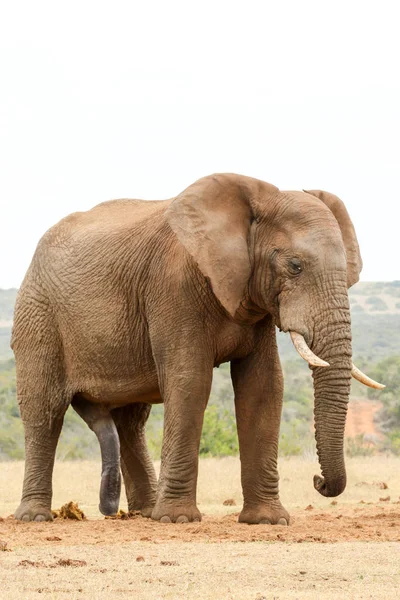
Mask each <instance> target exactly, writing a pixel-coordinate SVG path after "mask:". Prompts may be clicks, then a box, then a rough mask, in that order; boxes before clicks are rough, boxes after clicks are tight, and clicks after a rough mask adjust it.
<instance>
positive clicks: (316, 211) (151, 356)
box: [12, 174, 361, 524]
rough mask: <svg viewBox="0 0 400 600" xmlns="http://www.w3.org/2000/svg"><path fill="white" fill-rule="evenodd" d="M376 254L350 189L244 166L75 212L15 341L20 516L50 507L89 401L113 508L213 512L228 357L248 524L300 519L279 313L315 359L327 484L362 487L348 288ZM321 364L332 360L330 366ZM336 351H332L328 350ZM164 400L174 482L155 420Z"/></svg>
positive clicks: (59, 232)
mask: <svg viewBox="0 0 400 600" xmlns="http://www.w3.org/2000/svg"><path fill="white" fill-rule="evenodd" d="M360 270H361V258H360V254H359V250H358V244H357V239H356V236H355V232H354V228H353V226H352V223H351V221H350V218H349V216H348V214H347V211H346V209H345V207H344V205H343V203H342V202H341V201H340V200H339V199H338V198H336V197H335V196H332V195H331V194H328V193H326V192H319V191H312V192H282V191H280V190H278V188H276V187H274V186H272V185H269V184H267V183H264V182H262V181H259V180H256V179H251V178H248V177H244V176H239V175H234V174H217V175H212V176H209V177H205V178H203V179H200V180H199V181H197V182H195V183H194V184H193V185H191V186H190V187H189V188H187V189H186V190H184V191H183V192H182V193H181V194H180V195H179V196H177V197H176V198H174V199H172V200H166V201H140V200H126V199H123V200H114V201H110V202H105V203H102V204H99V205H98V206H96V207H95V208H93V209H92V210H89V211H88V212H83V213H74V214H72V215H70V216H68V217H66V218H65V219H63V220H62V221H60V222H59V223H58V224H57V225H55V226H54V227H52V228H51V229H50V230H49V231H48V232H47V233H46V234H45V235H44V236H43V238H42V239H41V241H40V243H39V245H38V247H37V249H36V252H35V255H34V258H33V260H32V263H31V265H30V267H29V270H28V272H27V274H26V277H25V279H24V282H23V284H22V286H21V289H20V291H19V294H18V299H17V304H16V309H15V320H14V329H13V340H12V346H13V349H14V352H15V357H16V365H17V393H18V399H19V404H20V410H21V416H22V419H23V422H24V427H25V439H26V464H25V479H24V487H23V494H22V501H21V504H20V506H19V508H18V509H17V511H16V514H15V516H16V518H18V519H22V520H44V519H51V511H50V508H51V497H52V470H53V463H54V455H55V449H56V445H57V440H58V437H59V434H60V430H61V427H62V422H63V417H64V414H65V411H66V409H67V408H68V406H69V405H70V404H71V403H72V405H73V406H74V408H75V409H76V410H77V412H78V413H79V414H80V415H81V416H82V418H84V419H85V421H86V422H87V423H88V425H89V426H90V427H91V428H92V429H93V431H95V433H96V435H97V436H98V438H99V442H100V446H101V450H102V461H103V470H102V487H101V493H100V510H102V512H104V513H105V514H113V513H114V512H116V510H117V508H118V501H119V489H120V475H119V473H120V467H121V469H122V474H123V477H124V481H125V487H126V492H127V497H128V504H129V508H130V509H131V510H141V511H142V513H143V514H144V515H146V516H151V517H152V518H153V519H157V520H161V521H163V522H169V521H173V522H175V521H177V522H186V521H193V520H200V519H201V515H200V513H199V510H198V508H197V506H196V481H197V469H198V450H199V442H200V434H201V428H202V423H203V414H204V410H205V408H206V405H207V401H208V397H209V393H210V387H211V380H212V370H213V367H214V366H215V365H219V364H220V363H222V362H226V361H230V363H231V374H232V381H233V386H234V391H235V408H236V417H237V427H238V435H239V444H240V459H241V468H242V487H243V496H244V506H243V510H242V512H241V513H240V516H239V520H240V521H242V522H246V523H281V524H282V523H288V522H289V515H288V513H287V512H286V510H285V509H284V508H283V506H282V505H281V503H280V500H279V490H278V480H279V477H278V471H277V453H278V434H279V423H280V415H281V407H282V394H283V381H282V373H281V367H280V363H279V357H278V352H277V346H276V340H275V325H277V326H278V327H279V328H280V329H282V330H283V331H285V332H297V333H298V334H301V336H303V338H304V343H305V344H307V346H308V347H309V348H310V350H312V353H315V354H316V355H317V356H318V357H319V359H321V360H323V361H326V362H327V363H329V367H323V366H314V367H312V370H313V377H314V387H315V425H316V438H317V448H318V455H319V460H320V464H321V469H322V476H323V477H322V478H321V477H319V476H318V477H316V479H315V486H316V489H318V491H319V492H320V493H321V494H324V495H325V496H335V495H338V494H340V493H341V492H342V491H343V490H344V488H345V485H346V471H345V465H344V458H343V433H344V425H345V417H346V410H347V403H348V398H349V389H350V379H351V368H352V361H351V331H350V311H349V301H348V294H347V288H348V286H350V285H352V284H353V283H355V282H356V281H357V280H358V276H359V272H360ZM317 364H320V363H317ZM321 364H323V363H321ZM159 402H164V404H165V420H164V440H163V447H162V460H161V472H160V477H159V481H158V483H157V481H156V477H155V473H154V469H153V465H152V462H151V460H150V457H149V454H148V451H147V446H146V441H145V435H144V427H145V423H146V420H147V417H148V415H149V412H150V408H151V404H153V403H159Z"/></svg>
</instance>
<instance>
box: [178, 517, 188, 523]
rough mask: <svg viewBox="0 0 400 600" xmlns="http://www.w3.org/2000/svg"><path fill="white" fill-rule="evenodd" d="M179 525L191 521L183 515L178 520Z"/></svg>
mask: <svg viewBox="0 0 400 600" xmlns="http://www.w3.org/2000/svg"><path fill="white" fill-rule="evenodd" d="M176 522H177V523H189V519H188V518H187V517H185V515H181V516H180V517H178V518H177V520H176Z"/></svg>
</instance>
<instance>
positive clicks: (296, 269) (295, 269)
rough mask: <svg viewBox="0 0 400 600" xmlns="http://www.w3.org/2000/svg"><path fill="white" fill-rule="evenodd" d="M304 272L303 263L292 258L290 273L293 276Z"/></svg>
mask: <svg viewBox="0 0 400 600" xmlns="http://www.w3.org/2000/svg"><path fill="white" fill-rule="evenodd" d="M302 270H303V267H302V265H301V262H300V260H299V259H298V258H291V259H290V260H289V271H290V272H291V273H292V274H293V275H298V274H299V273H301V272H302Z"/></svg>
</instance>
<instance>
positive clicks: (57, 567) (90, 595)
mask: <svg viewBox="0 0 400 600" xmlns="http://www.w3.org/2000/svg"><path fill="white" fill-rule="evenodd" d="M347 467H348V487H347V490H346V491H345V493H344V494H343V495H342V496H340V497H339V498H338V499H337V502H338V504H337V505H334V506H333V505H331V500H330V499H325V498H322V496H319V494H317V492H315V491H314V489H313V487H312V476H313V474H314V473H318V472H319V470H318V465H317V463H315V462H312V461H307V460H303V459H297V458H296V459H295V458H292V459H289V460H282V461H281V464H280V474H281V495H282V501H283V503H284V505H285V506H286V507H287V508H288V509H289V511H291V512H292V514H293V515H294V524H293V526H292V527H290V528H289V529H288V528H285V527H278V526H275V527H272V526H268V525H264V526H258V525H256V526H247V525H238V524H235V518H234V517H225V518H223V517H222V515H227V514H228V513H232V512H238V511H239V510H240V504H241V491H240V469H239V461H238V460H237V459H234V458H226V459H221V460H216V459H207V460H203V461H201V465H200V475H199V486H198V489H199V492H198V498H199V504H200V510H201V511H202V512H203V513H206V514H207V515H215V516H214V517H210V516H208V517H207V518H206V519H205V520H204V522H203V523H201V524H188V525H162V524H159V523H154V522H151V521H148V520H146V519H142V520H140V519H139V520H137V521H135V520H133V521H107V520H106V521H105V520H104V519H102V518H101V516H100V514H99V512H98V509H97V504H98V488H99V481H100V465H99V464H94V463H91V462H74V463H71V462H70V463H58V464H57V465H56V467H55V476H54V502H53V507H56V508H58V507H60V506H61V505H62V504H65V502H67V501H69V500H75V501H77V502H78V503H79V504H80V506H81V508H82V509H83V510H84V511H85V513H86V514H87V515H88V516H89V518H91V519H92V520H91V521H86V522H85V521H84V522H80V521H70V522H65V521H62V522H55V523H28V524H22V523H15V522H14V521H12V520H8V519H6V520H5V521H3V522H0V539H1V540H4V542H5V543H7V544H8V545H7V546H6V548H10V549H11V552H0V582H1V588H0V598H1V600H3V599H4V600H17V599H18V600H20V599H23V600H33V599H38V598H48V599H52V600H53V599H54V600H64V599H65V600H67V599H68V600H76V599H78V598H79V599H85V600H89V599H90V600H92V599H99V600H111V599H115V598H128V597H130V598H132V597H134V598H136V599H139V600H148V599H153V598H154V599H157V600H158V599H168V600H172V599H174V600H175V599H182V598H185V599H186V598H190V599H191V598H193V599H201V600H203V599H204V600H210V599H212V598H215V599H218V600H219V599H221V600H222V599H230V600H266V599H268V600H273V599H279V600H280V599H286V598H287V599H289V600H291V599H295V598H297V599H299V600H300V599H301V600H303V599H308V600H317V599H318V600H319V599H321V598H323V599H324V600H330V599H337V598H339V599H342V598H343V599H346V600H347V599H351V598H355V599H356V598H357V599H364V598H373V599H378V600H379V599H385V600H392V599H395V598H399V597H400V561H399V559H398V557H397V554H398V546H399V544H398V542H388V541H379V540H380V539H381V540H388V539H389V540H390V539H393V540H396V539H399V540H400V509H398V508H397V506H398V505H394V504H393V503H394V502H397V501H398V500H399V496H400V476H399V474H400V468H399V467H400V459H396V458H393V457H390V458H382V457H373V458H363V459H352V460H348V461H347ZM22 477H23V464H22V463H0V515H2V516H7V515H8V514H10V513H12V512H13V511H14V509H15V507H16V506H17V504H18V501H19V495H20V488H21V483H22ZM380 482H385V484H386V485H387V486H388V488H387V489H381V488H380V487H379V485H377V484H379V483H380ZM387 496H390V497H391V500H390V501H387V502H380V501H379V498H381V497H387ZM227 499H234V500H235V501H236V503H237V506H224V505H223V502H224V500H227ZM361 501H364V502H365V503H368V502H371V503H373V504H371V505H364V504H359V503H360V502H361ZM121 504H122V508H124V507H125V502H122V503H121ZM310 504H311V505H313V506H314V507H315V509H314V510H310V511H306V510H304V509H305V507H306V506H307V505H310ZM100 519H101V520H100ZM140 532H141V533H140ZM207 532H214V533H213V534H211V533H210V535H209V539H208V537H207V536H208V533H207ZM232 532H233V535H232ZM309 533H311V534H317V535H314V537H313V536H312V535H308V534H309ZM358 534H360V537H358ZM346 536H347V537H346ZM379 536H382V537H379ZM232 539H235V540H242V541H241V542H239V541H237V542H236V543H232V541H227V540H232ZM313 539H314V542H313V543H308V542H311V540H313ZM341 539H349V540H353V539H368V540H372V541H368V542H361V541H358V542H354V541H348V542H341V541H339V542H337V543H329V540H341ZM145 540H146V541H145ZM244 540H253V541H244ZM271 540H279V541H271ZM290 540H296V541H294V542H293V541H290ZM315 540H320V541H321V543H315ZM374 540H376V541H374ZM211 541H212V542H214V543H210V542H211ZM326 541H328V543H322V542H326ZM215 542H217V543H215ZM218 542H221V543H218ZM222 542H223V543H222ZM298 542H304V543H298ZM138 558H139V560H137V559H138Z"/></svg>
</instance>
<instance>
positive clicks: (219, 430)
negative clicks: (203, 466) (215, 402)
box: [200, 406, 239, 456]
mask: <svg viewBox="0 0 400 600" xmlns="http://www.w3.org/2000/svg"><path fill="white" fill-rule="evenodd" d="M238 452H239V442H238V437H237V431H236V422H235V417H234V416H233V414H232V413H230V412H229V411H228V410H226V409H225V410H222V411H219V410H218V408H217V406H209V407H208V408H207V410H206V412H205V414H204V422H203V431H202V434H201V439H200V456H232V455H236V454H238Z"/></svg>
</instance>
